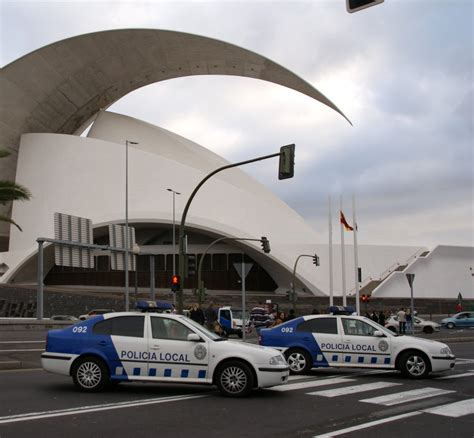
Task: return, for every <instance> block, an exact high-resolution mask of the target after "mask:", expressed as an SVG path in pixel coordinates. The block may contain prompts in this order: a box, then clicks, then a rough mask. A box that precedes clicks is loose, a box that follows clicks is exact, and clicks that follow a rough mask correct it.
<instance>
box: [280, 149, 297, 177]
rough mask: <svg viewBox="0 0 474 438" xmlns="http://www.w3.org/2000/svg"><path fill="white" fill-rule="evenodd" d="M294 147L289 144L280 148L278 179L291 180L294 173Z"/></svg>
mask: <svg viewBox="0 0 474 438" xmlns="http://www.w3.org/2000/svg"><path fill="white" fill-rule="evenodd" d="M294 168H295V145H294V144H289V145H287V146H282V147H281V148H280V165H279V167H278V179H286V178H293V175H294V173H295V171H294V170H295V169H294Z"/></svg>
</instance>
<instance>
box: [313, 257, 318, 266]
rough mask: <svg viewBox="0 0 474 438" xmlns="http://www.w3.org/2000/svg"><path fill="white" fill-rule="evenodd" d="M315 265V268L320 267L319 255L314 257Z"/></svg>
mask: <svg viewBox="0 0 474 438" xmlns="http://www.w3.org/2000/svg"><path fill="white" fill-rule="evenodd" d="M313 264H314V266H319V256H318V255H317V254H315V255H314V256H313Z"/></svg>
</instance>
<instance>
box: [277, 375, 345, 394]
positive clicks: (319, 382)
mask: <svg viewBox="0 0 474 438" xmlns="http://www.w3.org/2000/svg"><path fill="white" fill-rule="evenodd" d="M353 381H354V379H348V378H346V377H334V378H332V379H320V380H311V381H309V382H300V383H289V384H287V385H281V386H275V387H273V388H268V391H279V392H285V391H294V390H296V389H305V388H314V387H316V386H326V385H336V384H338V383H346V382H353Z"/></svg>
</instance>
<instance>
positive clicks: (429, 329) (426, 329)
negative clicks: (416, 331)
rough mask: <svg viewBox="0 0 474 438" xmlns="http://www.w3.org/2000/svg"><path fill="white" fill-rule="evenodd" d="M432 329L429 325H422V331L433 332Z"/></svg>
mask: <svg viewBox="0 0 474 438" xmlns="http://www.w3.org/2000/svg"><path fill="white" fill-rule="evenodd" d="M433 331H434V329H433V327H431V326H430V325H427V326H426V327H423V333H428V334H431V333H433Z"/></svg>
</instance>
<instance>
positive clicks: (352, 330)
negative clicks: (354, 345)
mask: <svg viewBox="0 0 474 438" xmlns="http://www.w3.org/2000/svg"><path fill="white" fill-rule="evenodd" d="M342 326H343V328H344V333H345V334H346V335H354V336H373V335H374V332H375V331H376V330H377V329H376V328H375V327H372V326H371V325H370V324H367V323H366V322H364V321H360V320H358V319H351V318H343V319H342Z"/></svg>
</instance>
